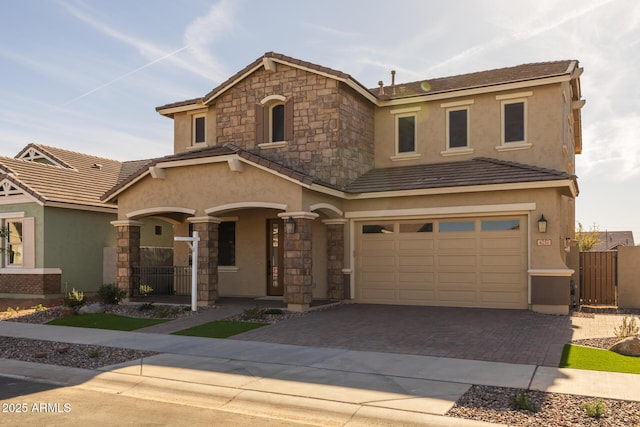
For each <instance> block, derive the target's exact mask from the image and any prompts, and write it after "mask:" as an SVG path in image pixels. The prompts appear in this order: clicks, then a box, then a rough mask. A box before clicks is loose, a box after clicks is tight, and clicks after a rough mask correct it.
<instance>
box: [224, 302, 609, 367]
mask: <svg viewBox="0 0 640 427" xmlns="http://www.w3.org/2000/svg"><path fill="white" fill-rule="evenodd" d="M621 318H622V316H620V315H599V314H596V315H590V316H588V317H587V316H584V315H583V316H580V317H573V316H559V315H545V314H539V313H534V312H531V311H526V310H494V309H477V308H453V307H415V306H392V305H370V304H347V305H340V306H337V307H334V308H329V309H325V310H322V311H316V312H311V313H308V314H307V315H306V316H303V317H300V318H294V319H290V320H287V321H283V322H279V323H276V324H274V325H271V326H269V327H267V328H259V329H254V330H252V331H249V332H247V333H244V334H241V335H238V336H236V337H234V339H240V340H253V341H264V342H274V343H282V344H296V345H306V346H319V347H334V348H344V349H351V350H364V351H381V352H392V353H405V354H419V355H427V356H442V357H453V358H462V359H475V360H487V361H493V362H506V363H523V364H534V365H544V366H558V363H559V361H560V356H561V354H562V348H563V346H564V344H566V343H567V342H569V341H571V340H572V339H582V338H592V337H608V336H613V335H614V334H613V328H614V327H615V326H617V325H619V323H620V321H621Z"/></svg>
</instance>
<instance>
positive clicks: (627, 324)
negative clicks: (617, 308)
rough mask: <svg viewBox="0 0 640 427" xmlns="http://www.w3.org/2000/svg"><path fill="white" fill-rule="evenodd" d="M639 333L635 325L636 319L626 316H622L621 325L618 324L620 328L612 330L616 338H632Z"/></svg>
mask: <svg viewBox="0 0 640 427" xmlns="http://www.w3.org/2000/svg"><path fill="white" fill-rule="evenodd" d="M639 331H640V327H638V325H636V318H635V317H628V316H624V317H623V318H622V323H621V324H620V326H618V327H617V328H613V333H614V334H615V335H616V337H618V338H626V337H633V336H635V335H638V332H639Z"/></svg>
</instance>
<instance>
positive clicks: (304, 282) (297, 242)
mask: <svg viewBox="0 0 640 427" xmlns="http://www.w3.org/2000/svg"><path fill="white" fill-rule="evenodd" d="M278 216H279V217H281V218H282V219H284V221H285V234H284V302H285V303H287V308H288V309H289V310H291V311H306V310H308V309H309V305H310V304H311V298H312V287H313V276H312V271H313V269H312V267H313V265H312V264H313V253H312V250H311V249H312V247H311V237H312V229H311V224H312V222H311V221H313V220H314V219H315V218H317V217H318V214H316V213H313V212H285V213H279V214H278ZM289 218H292V219H293V220H294V222H295V230H294V231H293V232H292V233H288V232H287V231H286V229H287V225H286V222H287V220H288V219H289Z"/></svg>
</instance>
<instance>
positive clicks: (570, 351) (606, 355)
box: [560, 344, 640, 374]
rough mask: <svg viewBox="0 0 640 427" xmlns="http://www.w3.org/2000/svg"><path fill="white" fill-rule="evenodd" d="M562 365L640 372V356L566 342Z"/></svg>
mask: <svg viewBox="0 0 640 427" xmlns="http://www.w3.org/2000/svg"><path fill="white" fill-rule="evenodd" d="M560 367H561V368H573V369H587V370H590V371H609V372H624V373H629V374H640V357H633V356H623V355H621V354H618V353H614V352H613V351H608V350H602V349H599V348H592V347H583V346H579V345H571V344H566V345H565V346H564V349H563V350H562V358H561V359H560Z"/></svg>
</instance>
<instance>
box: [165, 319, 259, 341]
mask: <svg viewBox="0 0 640 427" xmlns="http://www.w3.org/2000/svg"><path fill="white" fill-rule="evenodd" d="M262 326H267V323H252V322H236V321H232V320H217V321H215V322H209V323H205V324H204V325H199V326H194V327H193V328H189V329H185V330H183V331H178V332H174V333H173V335H186V336H190V337H204V338H227V337H230V336H232V335H236V334H241V333H242V332H246V331H250V330H252V329H256V328H260V327H262Z"/></svg>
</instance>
